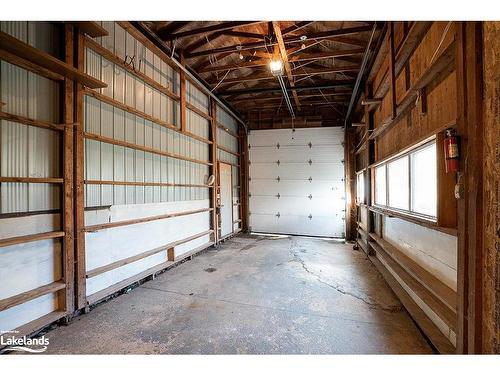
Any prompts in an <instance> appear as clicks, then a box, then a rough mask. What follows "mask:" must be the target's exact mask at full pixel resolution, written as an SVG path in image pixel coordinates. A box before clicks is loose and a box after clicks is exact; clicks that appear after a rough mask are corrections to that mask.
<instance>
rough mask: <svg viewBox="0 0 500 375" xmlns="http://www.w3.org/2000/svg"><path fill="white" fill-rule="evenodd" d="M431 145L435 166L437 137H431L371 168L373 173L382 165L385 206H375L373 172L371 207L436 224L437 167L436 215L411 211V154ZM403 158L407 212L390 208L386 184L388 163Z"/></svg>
mask: <svg viewBox="0 0 500 375" xmlns="http://www.w3.org/2000/svg"><path fill="white" fill-rule="evenodd" d="M432 144H433V145H434V147H435V150H436V164H437V163H438V160H437V155H438V151H437V147H438V144H437V137H436V136H433V137H432V138H430V139H426V140H425V141H423V142H421V143H419V144H418V145H416V146H414V147H411V148H409V149H407V150H404V151H402V152H400V153H398V154H397V155H395V156H392V157H389V158H387V159H385V160H383V161H381V162H379V163H377V164H375V165H373V166H372V170H373V171H375V168H378V167H380V166H382V165H383V166H384V169H385V194H386V196H385V203H386V204H385V205H381V204H377V202H376V201H375V186H376V177H375V172H374V173H373V182H372V184H373V186H372V191H373V192H374V194H373V206H374V207H377V208H381V209H384V210H386V211H391V212H394V213H401V214H404V215H407V216H411V217H415V218H419V219H423V220H426V221H429V222H432V223H436V224H437V222H438V217H437V216H438V207H437V206H438V205H439V199H438V195H439V192H438V186H439V181H438V178H439V176H438V173H439V171H438V168H437V165H436V185H437V186H436V215H435V216H432V215H428V214H424V213H420V212H417V211H413V207H412V194H413V191H412V190H413V189H412V166H411V160H412V154H414V153H417V152H418V151H420V150H423V149H425V148H427V147H429V146H430V145H432ZM404 157H407V163H408V208H409V209H408V210H405V209H401V208H396V207H392V206H390V205H389V190H390V189H389V183H388V177H389V168H388V165H389V163H391V162H393V161H396V160H399V159H402V158H404Z"/></svg>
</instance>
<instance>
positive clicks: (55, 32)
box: [0, 21, 61, 57]
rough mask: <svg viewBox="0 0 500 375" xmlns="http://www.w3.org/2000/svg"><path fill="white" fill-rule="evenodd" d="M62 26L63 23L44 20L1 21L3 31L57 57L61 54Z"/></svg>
mask: <svg viewBox="0 0 500 375" xmlns="http://www.w3.org/2000/svg"><path fill="white" fill-rule="evenodd" d="M60 27H61V25H57V24H54V23H51V22H42V21H2V22H0V30H1V31H3V32H5V33H7V34H9V35H12V36H13V37H15V38H17V39H19V40H21V41H23V42H24V43H27V44H29V45H31V46H33V47H35V48H38V49H40V50H42V51H44V52H47V53H49V54H51V55H52V56H55V57H60V55H61V48H60V45H61V40H60V37H59V35H60V31H59V28H60Z"/></svg>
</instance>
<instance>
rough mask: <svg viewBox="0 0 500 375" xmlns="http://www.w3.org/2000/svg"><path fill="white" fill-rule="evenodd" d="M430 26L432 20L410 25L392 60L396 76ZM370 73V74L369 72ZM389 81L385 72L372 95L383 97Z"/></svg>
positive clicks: (371, 108) (387, 89)
mask: <svg viewBox="0 0 500 375" xmlns="http://www.w3.org/2000/svg"><path fill="white" fill-rule="evenodd" d="M431 26H432V22H427V21H426V22H420V21H419V22H414V23H413V25H412V26H411V27H410V29H409V31H408V33H407V34H406V36H405V39H404V40H403V41H402V43H401V44H400V47H399V49H398V51H397V52H396V59H395V62H394V70H395V74H396V77H398V76H399V74H400V73H401V71H402V69H403V68H404V66H405V65H406V64H407V62H408V60H409V58H410V57H411V55H412V54H413V52H414V51H415V50H416V49H417V47H418V46H419V45H420V42H421V41H422V38H423V37H424V36H425V34H426V33H427V31H428V30H429V28H430V27H431ZM370 75H371V74H370ZM389 87H390V83H389V76H388V74H387V76H386V78H385V79H384V80H383V81H382V83H381V84H380V85H379V86H378V87H376V88H374V91H375V93H374V97H376V98H383V97H384V96H385V95H386V94H387V92H388V91H389ZM373 109H375V107H370V110H373Z"/></svg>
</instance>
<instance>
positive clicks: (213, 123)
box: [209, 97, 219, 245]
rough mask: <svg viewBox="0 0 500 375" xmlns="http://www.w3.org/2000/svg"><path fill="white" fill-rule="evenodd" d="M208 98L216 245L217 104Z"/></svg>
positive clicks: (217, 234) (215, 239)
mask: <svg viewBox="0 0 500 375" xmlns="http://www.w3.org/2000/svg"><path fill="white" fill-rule="evenodd" d="M209 100H210V140H211V141H212V144H211V145H210V162H211V163H212V167H211V168H210V171H211V174H212V175H213V176H214V177H215V181H214V183H213V185H212V191H211V199H210V201H211V202H210V207H211V208H212V229H213V231H214V242H215V244H216V245H217V243H218V242H219V228H218V215H217V185H218V180H219V178H218V169H217V104H216V102H215V100H214V99H213V98H212V97H209Z"/></svg>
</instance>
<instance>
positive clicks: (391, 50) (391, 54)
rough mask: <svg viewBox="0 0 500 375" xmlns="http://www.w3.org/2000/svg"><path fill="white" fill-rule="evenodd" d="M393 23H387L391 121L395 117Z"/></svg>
mask: <svg viewBox="0 0 500 375" xmlns="http://www.w3.org/2000/svg"><path fill="white" fill-rule="evenodd" d="M394 49H395V48H394V22H390V23H389V91H390V93H391V119H395V118H396V115H397V105H398V103H397V99H396V68H395V66H394V65H395V63H396V62H395V60H396V52H395V50H394Z"/></svg>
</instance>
